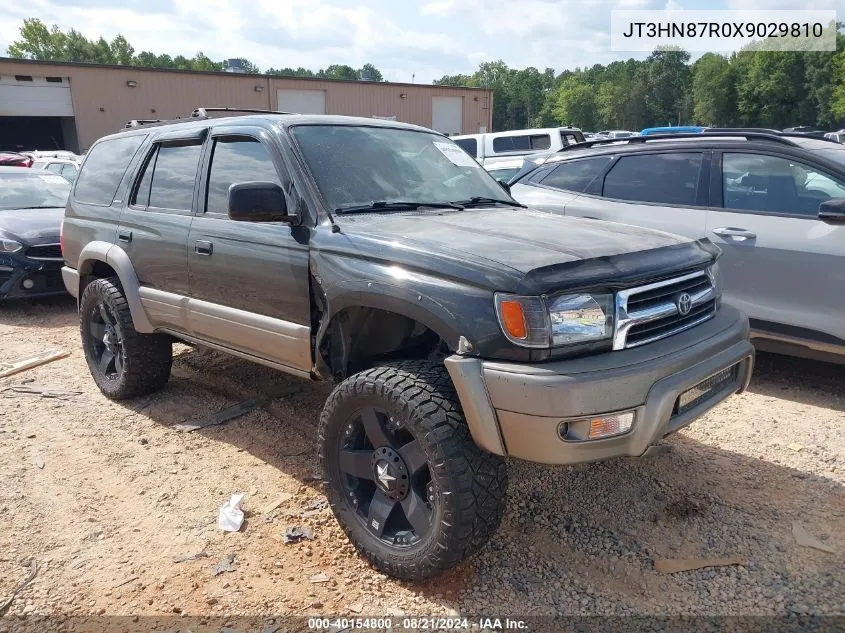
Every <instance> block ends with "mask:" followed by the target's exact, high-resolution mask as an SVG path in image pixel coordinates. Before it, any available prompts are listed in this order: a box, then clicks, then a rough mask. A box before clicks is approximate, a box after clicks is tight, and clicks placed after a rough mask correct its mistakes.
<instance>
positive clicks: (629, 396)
mask: <svg viewBox="0 0 845 633" xmlns="http://www.w3.org/2000/svg"><path fill="white" fill-rule="evenodd" d="M753 363H754V348H753V347H752V345H751V343H750V342H749V329H748V319H747V318H746V316H745V315H744V314H743V313H742V312H740V311H739V310H737V309H735V308H733V307H731V306H728V305H723V306H722V308H721V309H720V310H719V311H718V312H717V313H716V315H715V316H714V317H713V318H712V319H710V320H709V321H707V322H705V323H702V324H701V325H698V326H696V327H694V328H692V329H690V330H687V331H686V332H682V333H680V334H675V335H673V336H670V337H667V338H665V339H663V340H661V341H657V342H655V343H651V344H649V345H643V346H642V347H637V348H633V349H627V350H621V351H615V352H607V353H604V354H599V355H595V356H587V357H582V358H575V359H571V360H565V361H557V362H550V363H538V364H533V365H531V364H524V363H511V362H496V361H487V360H482V359H478V358H470V357H465V356H459V355H453V356H450V357H449V358H447V359H446V367H447V369H448V370H449V374H450V376H451V377H452V381H453V382H454V384H455V388H456V390H457V392H458V396H459V398H460V400H461V406H462V407H463V410H464V414H465V416H466V419H467V423H468V425H469V428H470V432H471V433H472V437H473V439H474V440H475V442H476V443H477V444H478V445H479V446H480V447H481V448H484V449H485V450H488V451H490V452H492V453H496V454H499V455H509V456H511V457H518V458H520V459H525V460H528V461H534V462H542V463H547V464H576V463H581V462H590V461H596V460H602V459H608V458H611V457H621V456H626V455H628V456H640V455H642V454H643V453H645V452H646V451H647V450H648V448H649V446H651V445H653V444H655V443H656V442H658V441H659V440H660V439H661V438H663V437H665V436H667V435H669V434H671V433H674V432H675V431H677V430H679V429H681V428H683V427H684V426H686V425H688V424H689V423H690V422H692V421H693V420H695V419H696V418H698V417H699V416H701V415H702V414H704V413H705V412H707V411H708V410H709V409H711V408H712V407H714V406H715V405H716V404H718V403H719V402H721V401H722V400H724V399H725V398H727V397H728V396H730V395H731V394H733V393H738V392H741V391H743V390H744V389H745V388H746V387H747V386H748V382H749V381H750V380H751V371H752V367H753ZM730 367H736V370H735V372H734V374H733V376H732V378H731V379H730V380H728V381H727V382H725V383H723V384H721V385H720V386H719V387H718V388H717V389H716V390H714V391H713V392H712V393H709V394H708V395H707V397H706V398H704V399H702V400H701V401H698V402H696V403H694V406H690V407H689V408H688V409H681V411H680V412H678V411H677V409H676V403H677V401H678V398H679V396H680V395H681V394H682V393H684V392H685V391H687V390H688V389H690V388H692V387H695V386H696V385H698V384H699V383H701V382H702V381H704V380H706V379H707V378H709V377H711V376H713V375H714V374H717V373H719V372H721V371H722V370H725V369H727V368H730ZM620 411H633V412H634V413H635V420H634V424H633V427H632V428H631V429H630V431H628V432H627V433H625V434H624V435H619V436H616V437H609V438H605V439H595V440H580V441H572V440H569V439H563V438H562V437H561V434H560V432H559V429H560V428H561V423H564V422H567V421H570V420H575V419H578V418H584V417H585V416H599V415H607V414H611V413H616V412H620Z"/></svg>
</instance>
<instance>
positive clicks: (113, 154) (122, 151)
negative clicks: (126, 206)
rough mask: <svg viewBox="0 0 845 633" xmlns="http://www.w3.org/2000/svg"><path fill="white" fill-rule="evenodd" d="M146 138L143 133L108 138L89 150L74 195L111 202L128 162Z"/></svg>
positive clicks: (90, 201) (77, 197)
mask: <svg viewBox="0 0 845 633" xmlns="http://www.w3.org/2000/svg"><path fill="white" fill-rule="evenodd" d="M145 138H146V136H143V135H135V136H126V137H122V138H110V139H107V140H105V141H100V142H99V143H97V144H96V145H94V147H92V148H91V149H90V150H88V156H87V157H86V159H85V164H84V167H83V168H82V171H81V172H80V173H79V176H78V177H77V179H76V188H75V189H74V192H73V196H74V198H75V199H76V200H78V201H79V202H85V203H88V204H99V205H103V206H108V205H110V204H111V203H112V200H114V194H115V193H117V188H118V187H119V186H120V181H121V180H122V179H123V174H124V173H126V168H127V167H129V162H130V161H131V160H132V157H133V156H134V155H135V152H137V151H138V148H139V147H141V143H143V142H144V139H145Z"/></svg>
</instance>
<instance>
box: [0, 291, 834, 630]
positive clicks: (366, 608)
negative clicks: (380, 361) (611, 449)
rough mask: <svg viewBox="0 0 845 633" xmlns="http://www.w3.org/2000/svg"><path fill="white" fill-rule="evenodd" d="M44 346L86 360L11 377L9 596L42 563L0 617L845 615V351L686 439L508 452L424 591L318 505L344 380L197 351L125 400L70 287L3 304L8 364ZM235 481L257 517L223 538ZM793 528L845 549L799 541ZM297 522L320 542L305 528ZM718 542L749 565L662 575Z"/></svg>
mask: <svg viewBox="0 0 845 633" xmlns="http://www.w3.org/2000/svg"><path fill="white" fill-rule="evenodd" d="M47 349H64V350H68V351H69V352H70V356H69V357H68V358H65V359H62V360H59V361H56V362H53V363H50V364H48V365H44V366H41V367H38V368H35V369H32V370H29V371H26V372H24V373H21V374H18V375H16V376H13V377H9V378H5V379H0V605H1V604H2V603H3V602H4V601H5V599H6V597H7V596H9V595H10V594H11V592H12V591H13V589H14V588H15V587H16V586H17V585H18V583H20V582H21V581H22V580H23V579H24V578H25V577H26V576H27V573H28V572H29V570H30V569H31V567H30V565H31V562H32V561H35V562H36V564H37V574H36V576H35V578H34V579H33V581H32V582H31V583H29V584H28V585H27V586H26V587H25V588H24V589H23V590H21V591H20V593H19V594H18V595H17V596H16V598H15V599H14V601H13V602H12V604H11V606H10V607H9V608H8V610H7V615H6V617H5V618H0V630H11V629H12V628H13V627H11V624H10V623H14V622H20V621H23V620H25V619H26V618H27V617H30V618H32V617H36V616H38V615H54V616H55V615H60V614H61V615H69V616H77V615H78V616H89V615H108V616H114V615H126V616H150V615H162V616H163V615H165V614H169V615H171V616H180V615H186V616H187V615H190V616H221V617H229V616H234V615H246V616H255V617H264V616H268V615H271V614H272V615H274V616H284V615H287V614H296V615H303V614H310V615H326V614H334V615H338V614H344V615H348V616H355V615H357V614H365V615H376V614H393V615H397V616H398V615H401V614H420V615H422V614H429V615H442V614H450V613H451V614H456V613H458V612H460V613H464V614H466V613H472V614H478V613H482V614H483V613H493V612H500V611H502V610H504V609H505V608H507V609H508V610H510V612H511V613H514V614H517V615H526V616H527V615H530V614H536V613H551V612H554V613H601V612H604V613H608V612H611V613H644V614H649V613H657V614H663V613H678V612H686V613H710V614H712V613H718V614H757V613H763V614H781V613H785V612H789V611H791V612H796V613H801V612H806V613H817V614H821V613H824V614H829V613H840V614H842V613H845V597H843V596H845V584H843V583H845V577H843V574H845V572H843V570H845V488H843V483H845V460H844V459H843V457H844V456H845V433H843V430H845V389H843V384H844V383H843V371H842V370H843V368H842V367H838V366H834V365H826V364H824V363H814V362H803V361H798V360H794V359H788V358H785V357H776V356H765V355H762V354H761V355H758V366H757V369H756V375H755V377H754V380H753V382H752V385H751V388H750V390H749V391H748V392H746V393H745V394H742V395H740V396H736V397H734V398H732V399H730V400H729V401H727V402H726V403H724V404H723V405H721V406H720V407H718V408H717V409H716V410H714V411H713V412H711V413H710V414H708V415H707V416H706V417H705V418H704V419H702V420H699V421H697V422H696V423H695V424H693V425H692V426H691V427H689V428H688V429H686V430H684V431H682V432H681V433H679V434H677V435H676V436H674V437H673V438H670V440H669V441H668V445H669V446H670V448H671V450H670V451H669V452H668V454H666V455H662V456H660V457H656V458H651V459H647V460H617V461H616V462H608V463H605V464H599V465H592V466H580V467H574V468H547V467H542V466H536V465H531V464H525V463H513V464H511V466H510V467H509V470H510V476H511V495H510V500H509V505H508V513H507V516H506V519H505V522H504V524H503V526H502V529H501V530H500V532H499V533H498V534H497V535H496V536H495V537H494V539H493V540H492V541H491V543H490V544H489V545H488V546H487V547H486V548H485V550H484V551H483V552H482V553H481V554H480V555H479V556H478V557H476V558H475V559H473V560H471V561H468V562H466V563H464V564H462V565H461V566H460V567H459V568H458V569H456V570H454V571H452V572H449V573H447V574H445V575H444V576H442V577H440V578H438V579H435V580H432V581H428V582H425V583H419V584H413V583H406V582H398V581H395V580H392V579H389V578H387V577H386V576H384V575H382V574H380V573H377V572H375V571H374V570H372V569H371V568H370V567H369V566H368V565H367V564H366V563H364V562H363V561H362V560H361V559H359V558H358V556H357V555H356V554H355V552H354V550H353V549H352V547H351V546H350V545H349V544H348V542H347V541H346V539H345V537H344V536H343V534H342V533H341V531H340V529H339V527H338V526H337V525H336V523H335V521H334V519H333V517H332V515H331V513H330V511H329V510H328V509H325V508H324V507H322V506H323V505H324V504H322V503H320V502H321V501H322V500H323V499H324V497H323V494H322V492H321V490H320V486H319V484H318V482H317V481H316V480H315V477H314V476H315V468H316V464H315V461H314V455H315V451H314V436H315V429H314V425H315V422H316V419H317V417H318V415H319V411H320V409H321V407H322V403H323V401H324V399H325V397H326V395H327V394H328V392H329V387H328V386H327V385H322V384H312V383H308V382H305V381H300V380H297V379H294V378H289V377H286V376H284V375H282V374H279V373H275V372H273V371H270V370H266V369H264V368H261V367H258V366H255V365H252V364H249V363H246V362H242V361H239V360H236V359H232V358H229V357H226V356H223V355H220V354H217V353H214V352H210V351H207V350H202V349H192V348H190V347H187V346H182V345H179V346H177V348H176V360H175V363H174V371H173V376H172V378H171V380H170V383H169V384H168V386H167V387H166V389H164V390H163V391H162V392H160V393H158V394H155V395H153V396H152V397H148V398H143V399H140V400H135V401H130V402H125V403H115V402H111V401H109V400H107V399H106V398H105V397H104V396H102V395H101V394H100V392H99V391H98V390H97V389H96V387H95V385H94V383H93V381H92V379H91V378H90V376H89V374H88V369H87V366H86V364H85V360H84V357H83V353H82V351H81V348H80V343H79V334H78V326H77V317H76V313H75V305H74V303H73V300H72V299H70V298H68V299H54V300H45V301H38V302H32V303H14V304H9V305H6V306H3V307H0V350H2V360H3V361H15V360H20V359H24V358H27V357H30V356H33V355H36V354H38V353H41V352H43V351H44V350H47ZM279 386H282V387H288V388H289V389H290V390H291V393H290V394H289V395H286V396H283V397H279V398H276V399H274V400H273V401H272V403H271V404H269V405H267V406H265V407H263V408H260V409H257V410H255V411H253V412H251V413H248V414H247V415H244V416H242V417H240V418H238V419H236V420H234V421H232V422H229V423H228V424H225V425H222V426H217V427H211V428H207V429H203V430H198V431H195V432H180V431H177V430H173V429H172V428H171V427H172V426H173V425H175V424H179V423H183V422H187V421H196V420H202V419H203V418H205V417H207V416H208V415H210V414H212V413H214V412H216V411H219V410H220V409H222V408H224V407H226V406H229V405H232V404H235V403H237V402H239V401H242V400H244V399H246V398H248V397H251V396H254V395H257V394H261V393H264V392H266V391H267V390H268V389H270V388H271V387H272V388H277V387H279ZM10 387H24V388H26V389H23V390H21V389H17V390H13V389H9V388H10ZM45 389H47V391H48V393H47V394H46V395H47V396H54V397H45V396H44V395H42V394H39V393H37V392H39V391H44V390H45ZM27 390H28V391H29V392H30V393H27V392H26V391H27ZM31 392H36V393H31ZM51 392H52V393H51ZM233 493H244V494H245V495H246V498H245V500H244V503H243V507H244V509H245V512H246V522H245V525H244V527H243V529H242V530H241V531H240V532H238V533H223V532H221V531H219V530H218V529H217V525H216V524H217V513H218V507H219V506H220V505H221V504H222V503H224V502H225V501H226V500H227V499H228V498H229V496H230V495H232V494H233ZM273 506H275V507H273ZM270 508H273V509H270ZM303 513H304V514H303ZM793 521H798V522H800V524H801V525H802V526H803V527H804V528H805V529H806V530H807V531H808V532H809V533H810V534H812V535H813V536H815V537H816V538H818V539H820V540H821V541H822V543H823V544H824V545H825V546H826V547H828V548H831V549H833V550H834V551H833V553H829V552H824V551H820V550H817V549H812V548H806V547H800V546H798V545H797V544H796V543H795V541H794V538H793V536H792V524H793ZM290 526H300V527H308V528H311V529H312V530H313V531H314V537H313V539H312V540H308V541H303V542H299V543H296V544H285V543H284V542H283V538H282V535H283V534H284V531H285V529H286V528H287V527H290ZM617 543H618V544H619V545H618V546H617V545H616V544H617ZM230 554H234V555H235V557H234V562H233V564H232V566H233V568H234V569H233V570H232V571H227V572H223V573H220V574H218V575H213V570H214V568H215V566H217V565H218V564H219V563H220V562H221V561H222V560H223V559H225V558H226V557H227V556H228V555H230ZM192 555H200V556H199V557H197V558H195V559H193V560H184V561H181V562H175V560H176V559H177V558H178V557H185V556H192ZM721 555H739V556H741V557H743V559H745V563H746V564H745V566H744V567H739V568H737V567H731V568H711V569H710V570H705V571H699V572H689V573H688V574H687V575H685V574H674V575H669V576H660V575H658V574H657V573H656V572H655V570H654V569H653V563H652V559H655V558H689V557H707V558H716V557H719V556H721ZM517 561H518V564H517ZM517 567H518V569H517ZM535 568H536V572H535V571H532V570H534V569H535ZM529 572H530V573H532V574H534V576H532V577H536V579H537V580H536V581H534V580H531V577H529V576H528V574H529ZM321 573H322V574H325V576H326V577H327V579H324V577H323V576H316V578H315V575H317V574H321ZM772 579H776V580H772ZM315 580H316V581H320V582H316V581H315ZM532 582H536V583H539V584H535V585H533V588H532V586H530V583H532ZM526 587H528V588H526ZM711 588H713V590H712V591H711ZM550 594H553V595H550ZM485 609H486V611H485Z"/></svg>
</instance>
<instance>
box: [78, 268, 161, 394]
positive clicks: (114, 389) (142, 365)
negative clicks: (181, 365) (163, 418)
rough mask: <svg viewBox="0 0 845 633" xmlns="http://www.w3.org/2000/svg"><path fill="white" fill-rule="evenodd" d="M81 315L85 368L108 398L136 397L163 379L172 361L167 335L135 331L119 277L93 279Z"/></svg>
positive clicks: (154, 387) (81, 301)
mask: <svg viewBox="0 0 845 633" xmlns="http://www.w3.org/2000/svg"><path fill="white" fill-rule="evenodd" d="M79 318H80V333H81V334H82V347H83V349H84V350H85V360H86V361H87V362H88V369H90V371H91V376H93V378H94V382H96V383H97V386H98V387H99V388H100V391H102V392H103V393H104V394H105V395H106V396H107V397H108V398H111V399H112V400H124V399H126V398H135V397H137V396H143V395H146V394H149V393H153V392H155V391H158V390H159V389H161V388H162V387H164V385H165V384H167V381H168V379H169V378H170V368H171V365H172V363H173V344H172V342H171V339H170V337H169V336H167V335H166V334H139V333H138V332H136V331H135V326H134V325H133V323H132V314H131V313H130V311H129V304H128V303H127V301H126V297H125V296H124V294H123V290H122V289H121V287H120V282H119V281H118V280H117V279H115V278H109V279H96V280H94V281H92V282H91V283H90V284H88V285H87V286H86V287H85V291H84V292H83V293H82V299H81V300H80V302H79Z"/></svg>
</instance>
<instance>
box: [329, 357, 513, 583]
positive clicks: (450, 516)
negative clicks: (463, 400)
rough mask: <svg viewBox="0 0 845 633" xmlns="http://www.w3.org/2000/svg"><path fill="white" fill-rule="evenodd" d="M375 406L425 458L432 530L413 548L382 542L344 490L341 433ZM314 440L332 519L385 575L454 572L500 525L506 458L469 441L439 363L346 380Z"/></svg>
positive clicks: (399, 366) (382, 369) (406, 364)
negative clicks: (432, 496)
mask: <svg viewBox="0 0 845 633" xmlns="http://www.w3.org/2000/svg"><path fill="white" fill-rule="evenodd" d="M373 403H377V404H378V406H380V407H382V408H384V409H385V410H388V411H390V412H391V415H394V414H395V415H396V417H397V419H401V420H402V424H403V425H404V428H405V429H406V430H407V431H410V433H411V434H412V435H413V437H414V439H416V440H417V442H418V444H419V445H420V447H421V448H422V450H423V452H424V453H425V457H426V459H427V465H428V469H429V472H430V475H431V480H432V483H434V485H435V486H436V490H437V495H438V499H437V503H436V504H435V506H434V510H433V514H432V522H431V528H430V531H429V533H428V536H427V537H426V538H425V539H424V540H423V541H422V542H421V543H419V544H418V545H417V546H416V547H413V548H406V549H401V548H396V547H392V546H390V545H386V544H384V543H383V542H382V541H381V540H379V539H378V538H377V537H376V536H375V535H373V534H372V533H371V532H370V531H369V530H368V529H367V527H366V526H365V525H364V522H363V521H362V520H361V518H360V517H359V515H358V514H356V511H355V508H354V507H353V504H352V502H351V501H350V500H349V499H348V498H347V495H346V494H345V492H344V491H345V489H344V484H343V474H342V473H341V470H340V466H339V451H340V450H341V443H342V439H341V436H342V435H343V434H344V433H345V429H346V428H347V421H348V420H350V419H352V416H354V415H355V412H356V411H358V410H360V409H361V408H362V407H367V406H372V404H373ZM318 441H319V452H320V460H321V465H322V469H323V471H322V476H323V478H324V479H325V481H326V489H327V496H328V499H329V503H330V505H331V508H332V511H333V512H334V515H335V517H336V518H337V520H338V522H339V523H340V525H341V527H342V528H343V530H344V532H346V535H347V536H348V537H349V539H350V541H351V542H352V543H353V545H354V546H355V547H356V549H357V550H358V551H359V552H360V553H361V554H362V555H363V556H364V557H365V558H366V559H368V560H369V561H370V563H371V564H372V565H373V566H375V567H376V568H378V569H379V570H381V571H383V572H384V573H386V574H388V575H390V576H394V577H397V578H404V579H410V580H419V579H423V578H428V577H431V576H435V575H437V574H439V573H441V572H443V571H445V570H447V569H449V568H451V567H454V566H455V565H457V564H458V563H459V562H461V561H462V560H463V559H465V558H466V557H468V556H469V555H471V554H472V553H474V552H475V551H477V550H478V549H479V548H481V546H483V545H484V544H485V543H486V542H487V540H488V539H489V537H490V536H491V534H492V533H493V532H495V530H496V529H497V528H498V526H499V524H500V522H501V520H502V516H503V514H504V508H505V495H506V492H507V470H506V466H505V461H504V459H502V458H501V457H499V456H498V455H493V454H491V453H488V452H486V451H483V450H482V449H480V448H479V447H478V446H477V445H476V444H475V443H474V442H473V441H472V437H471V436H470V432H469V428H468V427H467V424H466V421H465V419H464V415H463V412H462V411H461V407H460V403H459V401H458V397H457V394H456V393H455V390H454V387H453V385H452V381H451V379H450V378H449V374H448V372H447V371H446V368H445V367H444V366H443V365H442V364H437V363H432V362H426V361H403V362H397V363H392V364H389V365H384V366H379V367H376V368H373V369H369V370H366V371H362V372H361V373H359V374H356V375H354V376H351V377H349V378H347V379H346V380H344V381H343V382H342V383H341V384H340V385H338V386H337V387H336V388H335V389H334V391H333V392H332V393H331V395H330V396H329V398H328V400H327V401H326V405H325V407H324V409H323V412H322V415H321V416H320V424H319V431H318Z"/></svg>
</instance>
